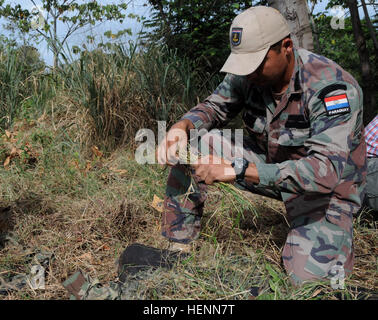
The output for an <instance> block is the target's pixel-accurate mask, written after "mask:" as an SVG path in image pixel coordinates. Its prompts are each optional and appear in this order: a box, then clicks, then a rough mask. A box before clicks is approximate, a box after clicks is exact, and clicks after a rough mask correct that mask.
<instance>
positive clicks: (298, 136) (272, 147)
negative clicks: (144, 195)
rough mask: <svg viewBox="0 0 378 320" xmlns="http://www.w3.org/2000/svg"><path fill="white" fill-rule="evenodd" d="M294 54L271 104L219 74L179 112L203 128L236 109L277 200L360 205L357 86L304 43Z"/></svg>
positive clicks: (264, 183) (362, 171)
mask: <svg viewBox="0 0 378 320" xmlns="http://www.w3.org/2000/svg"><path fill="white" fill-rule="evenodd" d="M294 54H295V67H294V72H293V75H292V78H291V80H290V84H289V87H288V89H287V90H286V92H285V94H284V95H283V97H282V99H281V101H280V103H279V104H278V105H277V106H276V104H275V102H274V100H273V98H272V95H271V93H270V90H269V89H264V88H261V87H257V86H254V85H252V84H251V83H249V82H248V81H247V79H246V77H243V76H236V75H231V74H227V75H226V76H225V78H224V80H223V82H222V83H221V84H220V85H219V86H218V88H217V89H216V90H215V91H214V93H213V94H211V95H210V96H209V97H208V98H207V99H206V100H205V101H204V102H203V103H200V104H198V105H197V106H195V107H194V108H192V109H191V110H190V111H189V112H187V113H186V114H185V115H184V116H183V117H182V118H184V119H189V120H191V122H192V123H193V124H194V126H195V128H197V129H201V128H205V129H207V130H210V129H211V128H215V127H222V126H224V125H225V124H227V122H228V121H229V120H231V119H232V118H234V117H235V116H236V115H237V114H238V113H239V112H240V111H242V110H243V121H244V124H245V126H246V129H247V131H248V132H249V133H250V134H251V136H254V138H255V140H256V142H257V144H258V145H259V147H260V148H261V149H262V150H263V151H264V152H265V154H266V157H267V161H266V163H260V164H256V165H257V169H258V173H259V178H260V186H261V187H267V188H276V189H278V190H279V191H281V194H282V195H283V200H284V201H285V200H288V198H289V197H290V196H292V195H293V194H297V195H298V194H307V195H308V194H312V195H314V196H315V198H316V197H317V196H318V195H320V194H322V195H324V194H327V195H328V198H329V199H340V200H343V201H344V200H346V201H347V202H348V203H349V204H352V205H353V207H360V206H361V197H362V191H363V188H364V186H365V180H366V144H365V141H364V135H363V132H364V127H363V123H362V114H363V106H362V105H363V104H362V101H363V97H362V90H361V88H360V86H359V85H358V83H357V81H356V80H355V79H354V78H353V77H352V76H351V75H350V74H349V73H348V72H346V71H345V70H343V69H342V68H341V67H340V66H339V65H337V64H336V63H335V62H333V61H331V60H329V59H327V58H325V57H323V56H320V55H317V54H314V53H312V52H309V51H307V50H304V49H295V50H294ZM329 205H330V204H329V203H328V206H329ZM344 207H345V204H344ZM345 210H346V211H348V212H349V213H350V211H351V210H350V209H347V208H345ZM352 211H355V210H352ZM337 219H338V218H337Z"/></svg>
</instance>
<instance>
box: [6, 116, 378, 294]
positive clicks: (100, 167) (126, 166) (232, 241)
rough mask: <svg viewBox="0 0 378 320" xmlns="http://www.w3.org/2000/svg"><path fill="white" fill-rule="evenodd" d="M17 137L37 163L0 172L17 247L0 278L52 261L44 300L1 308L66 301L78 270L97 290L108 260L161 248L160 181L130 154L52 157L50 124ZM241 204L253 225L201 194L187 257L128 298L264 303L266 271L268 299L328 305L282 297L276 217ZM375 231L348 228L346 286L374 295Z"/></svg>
mask: <svg viewBox="0 0 378 320" xmlns="http://www.w3.org/2000/svg"><path fill="white" fill-rule="evenodd" d="M50 120H51V119H50ZM46 123H49V124H51V122H46ZM42 129H43V130H45V131H43V132H45V135H47V133H46V131H48V130H50V131H48V132H50V133H52V134H53V135H54V139H52V141H51V145H48V144H45V145H43V144H42V143H41V142H40V140H33V139H32V137H33V133H35V132H36V131H37V130H42ZM19 130H20V131H22V130H24V132H23V134H20V136H19V138H18V139H20V143H21V142H22V141H23V142H25V141H29V142H30V145H31V148H32V149H33V150H35V152H36V154H38V155H39V157H38V159H37V161H36V163H35V164H34V165H33V166H30V165H28V164H27V163H25V162H23V161H20V160H21V159H18V158H15V159H13V160H12V161H11V164H10V167H9V168H8V169H7V170H5V169H4V168H0V178H1V180H2V185H1V189H0V191H1V194H2V204H1V207H3V208H8V209H4V210H3V211H0V214H1V215H2V218H4V219H3V220H0V225H1V226H2V228H5V229H7V231H8V232H9V231H12V232H13V235H14V237H15V240H16V241H17V243H12V242H8V243H7V244H6V246H5V247H4V248H2V249H0V276H3V277H5V276H10V275H15V274H22V273H28V272H29V267H30V264H29V263H30V256H31V255H32V253H33V252H35V251H36V250H37V249H40V250H45V251H48V252H52V253H53V254H54V259H53V260H52V261H51V263H50V267H49V270H48V273H47V277H46V289H45V290H37V291H33V290H31V289H29V288H24V289H22V290H20V291H15V292H11V293H10V294H9V295H7V296H0V298H1V299H5V300H7V299H9V300H14V299H68V298H69V295H68V292H67V291H66V290H65V289H64V287H63V286H62V282H64V281H65V280H66V279H67V278H68V277H69V276H70V275H72V274H73V273H74V272H76V271H77V270H78V269H81V270H83V271H84V272H85V273H87V274H89V275H90V276H91V277H92V278H98V279H99V280H100V282H101V283H103V284H106V283H108V282H109V281H114V280H115V279H116V278H117V259H118V257H119V256H120V254H121V252H122V251H123V250H124V249H125V248H126V247H127V245H129V244H131V243H135V242H137V243H142V244H146V245H151V246H154V247H160V248H164V247H166V246H167V243H166V241H165V240H164V239H163V238H162V237H161V235H160V231H161V230H160V213H159V212H157V211H156V210H155V209H153V208H152V207H151V206H150V203H151V202H152V199H153V195H154V194H156V195H158V196H159V197H160V198H162V197H163V194H164V188H165V181H166V177H167V172H162V171H160V169H159V168H157V166H147V165H146V166H140V165H138V164H137V163H135V161H134V160H133V153H132V151H131V150H118V151H115V152H113V153H111V154H110V155H108V156H107V157H105V156H103V157H94V156H93V155H92V154H91V153H88V154H86V153H83V154H81V155H79V156H78V155H77V154H76V153H77V152H76V151H75V150H77V149H76V147H74V146H75V144H72V146H73V147H72V148H71V149H67V150H65V151H64V152H63V151H61V150H60V151H59V148H57V147H56V146H57V145H59V143H60V142H61V141H60V140H59V139H62V138H61V137H62V135H60V133H59V130H60V129H58V125H57V124H56V131H54V130H55V129H54V127H53V126H51V127H50V126H47V125H46V124H45V125H42V124H34V125H33V126H27V127H25V128H24V129H22V128H21V127H20V128H19ZM38 132H40V131H38ZM34 136H35V135H34ZM40 136H42V137H43V136H44V135H42V134H41V133H40ZM41 139H42V138H41ZM74 160H75V161H76V162H75V163H76V165H73V164H72V161H74ZM88 163H89V165H88ZM46 164H48V165H46ZM42 168H43V170H42ZM247 196H248V197H250V199H251V202H252V203H253V204H254V207H255V208H256V210H257V212H258V215H257V216H256V215H255V214H253V213H251V212H249V211H247V210H246V211H244V212H242V214H241V215H240V212H239V211H238V210H236V207H235V203H234V202H233V201H232V200H231V199H228V198H230V197H225V194H224V191H222V190H220V189H218V188H216V187H211V188H210V190H209V196H208V201H207V204H206V207H205V214H204V218H203V221H202V226H203V229H202V233H201V237H200V239H199V240H198V241H196V242H195V244H193V252H194V253H193V255H192V256H191V257H190V259H189V260H188V261H186V262H185V263H182V264H179V265H178V266H177V267H176V268H175V269H173V270H158V271H156V272H155V273H154V276H153V277H151V278H149V279H147V280H143V282H142V284H143V285H142V286H141V292H140V293H139V295H138V296H137V297H136V298H140V299H144V298H148V299H247V298H248V296H249V294H248V288H249V287H251V286H252V285H258V286H261V287H263V288H264V290H265V291H264V292H265V293H266V294H267V293H268V292H269V284H268V280H269V279H271V278H270V274H269V272H268V271H267V267H266V266H267V265H270V266H271V267H273V268H274V270H275V271H276V272H277V273H279V275H280V277H281V278H282V282H280V283H279V288H280V291H279V292H276V293H275V296H274V295H273V296H274V297H276V298H280V299H311V298H317V296H318V294H319V290H320V289H319V288H321V289H322V292H323V293H325V294H326V295H325V298H327V299H332V298H334V296H333V293H332V290H329V288H327V287H326V286H323V287H321V286H315V285H314V286H312V287H309V288H307V289H301V290H299V289H298V290H297V289H293V288H292V287H290V285H289V284H288V281H287V279H286V276H285V274H284V268H283V266H282V261H281V250H282V247H283V245H284V243H285V239H286V234H287V232H288V225H287V222H286V219H285V210H284V207H283V205H282V203H281V202H279V201H275V200H272V199H269V198H265V197H261V196H257V195H251V194H247ZM4 213H6V216H5V214H4ZM237 219H239V223H238V224H236V223H235V221H236V220H237ZM8 222H9V223H8ZM377 230H378V228H377V222H376V221H374V218H373V216H372V215H371V214H370V213H369V212H366V211H363V212H362V213H361V215H360V216H358V217H356V218H355V230H354V231H355V252H356V259H355V268H354V273H353V276H352V278H351V279H349V280H348V282H347V284H348V285H351V286H352V285H355V286H361V287H365V288H367V289H368V290H375V291H377V288H378V283H377V258H376V257H377V253H378V252H377V244H378V243H377V242H378V231H377ZM350 295H351V297H352V298H353V294H352V293H350ZM319 297H320V296H319Z"/></svg>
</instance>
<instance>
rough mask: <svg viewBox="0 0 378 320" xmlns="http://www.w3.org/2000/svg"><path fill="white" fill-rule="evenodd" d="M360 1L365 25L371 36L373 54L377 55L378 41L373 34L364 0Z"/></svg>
mask: <svg viewBox="0 0 378 320" xmlns="http://www.w3.org/2000/svg"><path fill="white" fill-rule="evenodd" d="M361 3H362V7H363V9H364V14H365V19H366V25H367V27H368V29H369V32H370V36H371V38H372V40H373V43H374V49H375V55H376V56H378V41H377V37H376V36H375V29H374V26H373V24H372V23H371V20H370V17H369V12H368V10H367V8H366V3H365V0H361Z"/></svg>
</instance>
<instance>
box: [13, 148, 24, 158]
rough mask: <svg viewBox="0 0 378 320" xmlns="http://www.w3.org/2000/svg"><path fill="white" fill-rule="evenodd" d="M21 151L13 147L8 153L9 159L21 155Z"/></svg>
mask: <svg viewBox="0 0 378 320" xmlns="http://www.w3.org/2000/svg"><path fill="white" fill-rule="evenodd" d="M21 152H22V150H21V149H18V148H16V147H13V148H12V150H11V153H10V157H11V158H13V157H15V156H19V155H20V154H21Z"/></svg>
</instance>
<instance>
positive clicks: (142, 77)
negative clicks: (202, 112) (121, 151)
mask: <svg viewBox="0 0 378 320" xmlns="http://www.w3.org/2000/svg"><path fill="white" fill-rule="evenodd" d="M59 76H60V78H61V83H63V84H64V85H63V88H64V94H65V95H66V97H67V98H68V100H69V103H70V104H71V105H73V106H74V109H82V110H85V111H87V114H88V115H89V117H90V121H91V123H92V124H93V127H92V129H93V131H94V137H95V140H96V141H95V142H94V143H96V144H99V145H101V146H102V147H103V148H105V149H112V148H114V147H115V146H119V145H122V144H125V143H126V144H127V143H131V142H133V141H134V137H135V133H136V132H137V131H138V130H139V129H141V128H150V129H153V130H154V131H155V129H156V130H157V123H156V121H157V120H165V121H167V122H168V124H169V125H170V124H172V123H173V122H175V121H177V119H178V118H179V117H180V116H181V115H182V114H183V113H184V112H185V111H186V110H188V109H189V108H190V107H192V106H193V105H194V104H195V103H196V102H197V101H198V96H204V95H206V94H207V93H208V92H206V89H205V88H204V86H203V79H201V76H200V75H199V73H198V72H196V71H195V70H194V68H193V67H192V66H191V63H190V61H188V60H185V59H181V58H179V57H178V56H177V53H176V52H175V51H172V50H169V49H167V48H166V47H149V48H147V49H145V50H139V51H138V50H137V48H136V47H135V45H133V44H130V45H129V47H126V46H124V45H118V46H116V47H115V48H114V50H113V52H111V53H104V52H103V51H100V50H97V51H93V52H87V53H83V54H82V55H81V57H80V59H79V60H78V61H75V62H73V63H70V64H67V65H66V66H65V67H64V68H63V69H62V70H61V71H60V75H59Z"/></svg>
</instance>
